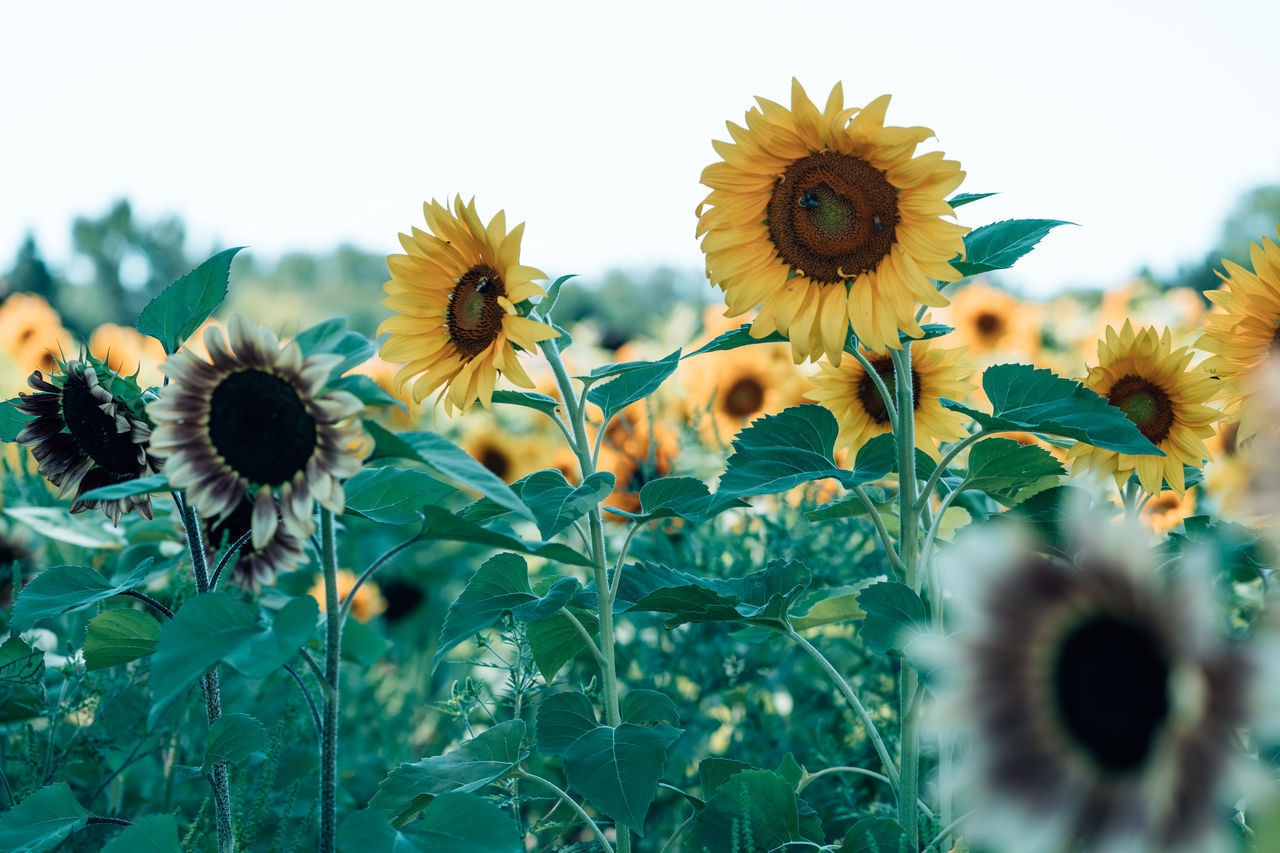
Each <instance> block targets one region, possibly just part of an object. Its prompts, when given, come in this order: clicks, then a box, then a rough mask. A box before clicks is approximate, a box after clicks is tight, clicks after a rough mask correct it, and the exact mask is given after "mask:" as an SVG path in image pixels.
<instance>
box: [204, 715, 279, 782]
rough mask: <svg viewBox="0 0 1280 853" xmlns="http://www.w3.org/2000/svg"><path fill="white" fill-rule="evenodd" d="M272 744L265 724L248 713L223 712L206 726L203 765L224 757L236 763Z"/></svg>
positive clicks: (206, 767)
mask: <svg viewBox="0 0 1280 853" xmlns="http://www.w3.org/2000/svg"><path fill="white" fill-rule="evenodd" d="M270 745H271V738H270V737H268V736H267V727H266V726H264V725H263V724H262V721H261V720H259V719H258V718H257V717H253V716H250V715H249V714H224V715H222V716H221V717H219V718H218V719H216V720H214V721H213V724H212V725H210V726H209V741H208V744H207V745H206V746H205V751H204V769H205V771H206V772H208V770H209V768H211V767H213V766H214V765H215V764H217V763H219V762H221V761H226V762H228V763H230V764H236V763H238V762H241V761H244V760H245V759H246V758H248V757H249V756H251V755H253V754H254V753H255V752H265V751H266V750H267V748H268V747H269V746H270Z"/></svg>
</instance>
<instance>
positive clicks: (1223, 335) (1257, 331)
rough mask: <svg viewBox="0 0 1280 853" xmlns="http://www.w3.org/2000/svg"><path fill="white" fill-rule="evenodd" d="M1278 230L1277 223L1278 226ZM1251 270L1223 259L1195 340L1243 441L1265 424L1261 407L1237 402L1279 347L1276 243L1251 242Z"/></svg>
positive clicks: (1279, 274) (1278, 254) (1279, 254)
mask: <svg viewBox="0 0 1280 853" xmlns="http://www.w3.org/2000/svg"><path fill="white" fill-rule="evenodd" d="M1277 231H1278V232H1280V228H1277ZM1249 259H1250V260H1251V261H1252V262H1253V271H1252V272H1250V271H1249V270H1247V269H1245V268H1244V267H1241V266H1240V265H1238V264H1234V263H1232V262H1231V261H1228V260H1223V262H1222V266H1223V267H1224V268H1225V269H1226V271H1227V275H1222V273H1219V274H1218V276H1219V278H1221V279H1222V282H1223V283H1222V285H1221V286H1220V287H1219V288H1218V289H1217V290H1214V291H1212V292H1210V293H1206V294H1205V295H1206V296H1207V297H1208V298H1209V299H1210V301H1212V302H1213V303H1214V304H1215V305H1216V306H1217V308H1216V310H1214V311H1213V312H1212V313H1210V314H1209V316H1208V318H1207V320H1206V322H1205V327H1204V333H1203V334H1202V335H1201V336H1200V340H1199V341H1198V342H1197V343H1196V346H1198V347H1199V348H1200V349H1202V350H1205V351H1206V352H1211V353H1213V354H1214V355H1213V357H1212V358H1210V359H1208V360H1206V361H1205V363H1204V368H1205V370H1207V371H1209V372H1210V373H1211V374H1213V375H1214V376H1217V377H1218V378H1220V379H1221V380H1222V381H1223V384H1222V391H1221V393H1222V394H1223V396H1225V397H1226V398H1227V407H1226V412H1227V416H1228V417H1229V418H1231V419H1232V420H1239V421H1240V434H1239V441H1242V442H1245V441H1248V440H1249V439H1250V438H1252V437H1253V436H1254V435H1256V434H1257V433H1258V431H1259V430H1260V429H1262V428H1263V426H1264V425H1265V418H1264V417H1263V416H1262V414H1261V410H1260V407H1257V406H1249V405H1241V404H1242V403H1244V402H1245V400H1246V398H1247V397H1248V396H1249V392H1250V391H1251V390H1252V388H1251V383H1250V380H1249V379H1248V377H1249V376H1250V374H1252V373H1253V372H1254V369H1255V368H1256V367H1257V366H1258V365H1259V364H1261V363H1262V362H1263V361H1264V360H1265V359H1266V358H1267V356H1269V355H1271V354H1272V353H1274V352H1277V351H1278V350H1280V247H1277V246H1276V244H1275V243H1272V242H1271V241H1270V240H1268V239H1266V238H1263V240H1262V243H1261V244H1258V243H1254V244H1252V245H1251V246H1250V247H1249Z"/></svg>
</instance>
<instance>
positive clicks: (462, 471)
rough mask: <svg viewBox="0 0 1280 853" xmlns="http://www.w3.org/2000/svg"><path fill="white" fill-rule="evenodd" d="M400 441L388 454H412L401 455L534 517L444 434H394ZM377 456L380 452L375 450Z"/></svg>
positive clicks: (517, 497) (505, 488)
mask: <svg viewBox="0 0 1280 853" xmlns="http://www.w3.org/2000/svg"><path fill="white" fill-rule="evenodd" d="M394 437H395V438H396V439H397V440H398V444H396V445H394V447H395V450H393V451H391V453H390V454H389V455H398V454H402V453H403V454H411V455H406V456H403V457H402V458H408V459H416V460H417V461H419V462H421V463H423V464H424V465H426V466H427V467H428V468H430V469H431V470H432V471H434V472H435V473H436V475H437V476H439V477H443V478H444V479H446V480H449V481H451V482H453V483H454V484H455V485H457V486H461V487H463V488H468V489H472V490H473V491H476V492H479V493H480V494H481V495H483V496H484V497H486V498H488V499H489V500H491V501H493V502H494V503H496V504H498V505H499V506H501V507H503V508H504V509H507V510H509V511H511V512H514V513H515V514H516V515H518V516H520V517H522V518H527V519H528V520H529V521H533V520H534V516H533V512H532V511H531V510H530V509H529V507H528V506H527V505H526V504H525V503H524V501H522V500H520V496H519V495H517V494H516V493H515V492H513V491H512V490H511V487H510V486H508V485H507V484H506V483H504V482H502V479H501V478H499V477H498V476H496V475H495V474H494V473H493V472H492V471H490V470H489V469H488V468H485V467H484V466H483V465H481V464H480V463H479V462H477V461H476V460H475V459H474V458H472V456H471V454H469V453H467V451H465V450H463V449H462V448H461V447H459V446H458V445H456V444H454V443H453V442H452V441H449V439H447V438H445V437H444V436H441V435H437V434H435V433H433V432H403V433H399V434H397V435H395V436H394ZM375 455H381V454H379V453H378V451H377V450H375Z"/></svg>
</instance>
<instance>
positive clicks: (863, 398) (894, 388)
mask: <svg viewBox="0 0 1280 853" xmlns="http://www.w3.org/2000/svg"><path fill="white" fill-rule="evenodd" d="M871 366H872V367H874V368H875V371H876V373H877V374H879V376H880V380H881V381H882V382H884V387H886V388H888V389H889V393H891V394H894V395H896V394H897V393H898V383H897V380H895V379H894V375H893V359H891V358H890V357H889V356H887V355H885V356H881V357H880V358H873V359H871ZM858 400H859V402H861V403H862V410H863V411H865V412H866V413H867V416H868V417H870V418H871V420H873V421H875V422H876V423H877V424H879V425H884V424H887V423H889V409H888V407H886V406H885V404H884V398H883V397H881V396H880V391H879V389H877V388H876V381H875V380H874V379H872V378H871V374H870V373H866V374H864V375H863V377H862V379H860V380H859V381H858ZM911 405H912V408H914V409H917V410H918V409H919V408H920V374H919V372H917V371H914V370H913V371H911Z"/></svg>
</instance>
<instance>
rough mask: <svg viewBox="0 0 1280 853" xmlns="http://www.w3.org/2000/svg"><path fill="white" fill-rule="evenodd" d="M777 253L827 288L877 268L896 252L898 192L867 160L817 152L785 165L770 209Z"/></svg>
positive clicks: (775, 188)
mask: <svg viewBox="0 0 1280 853" xmlns="http://www.w3.org/2000/svg"><path fill="white" fill-rule="evenodd" d="M766 215H767V216H768V218H769V222H768V224H769V239H771V240H772V241H773V245H774V246H775V247H776V248H777V250H778V255H779V256H780V257H781V258H782V259H783V260H784V261H786V262H787V263H788V264H789V265H790V266H791V267H793V268H794V269H796V270H800V271H802V272H803V273H804V274H805V275H807V276H809V278H811V279H813V280H814V281H818V282H823V283H827V284H834V283H835V282H840V281H845V280H847V279H852V278H855V277H857V276H858V275H859V274H860V273H863V272H867V271H868V270H873V269H875V268H876V267H877V266H879V264H880V262H881V261H882V260H884V258H885V256H886V255H888V254H889V250H890V249H892V248H893V244H894V241H895V239H896V234H897V228H898V191H897V190H896V189H895V188H894V187H893V185H892V184H890V183H889V181H888V179H886V178H885V174H884V172H882V171H881V170H879V169H877V168H876V167H875V166H872V165H871V164H870V163H868V162H867V161H866V160H863V159H861V158H859V157H853V156H851V155H849V154H841V153H839V152H836V151H819V152H816V153H814V154H810V155H809V156H807V157H804V158H801V159H800V160H797V161H795V162H794V163H792V164H791V165H790V166H787V168H786V170H785V171H783V173H782V175H781V177H779V178H778V180H777V181H775V182H774V185H773V195H771V196H770V197H769V204H768V207H767V208H766Z"/></svg>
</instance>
